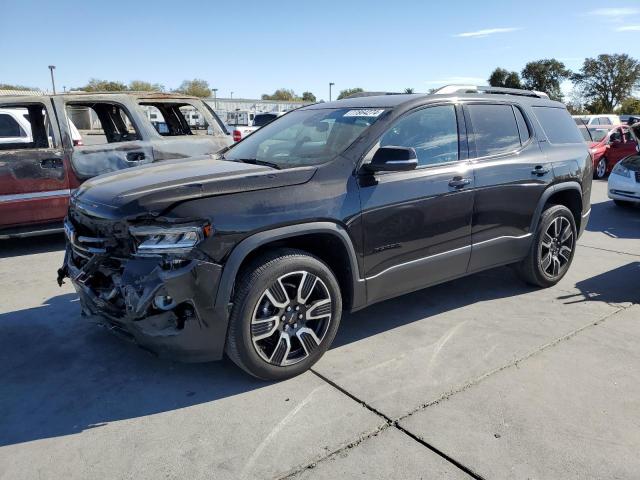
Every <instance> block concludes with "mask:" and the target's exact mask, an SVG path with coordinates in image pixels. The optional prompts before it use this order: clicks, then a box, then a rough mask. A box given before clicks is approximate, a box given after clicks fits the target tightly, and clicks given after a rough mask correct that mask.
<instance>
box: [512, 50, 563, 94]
mask: <svg viewBox="0 0 640 480" xmlns="http://www.w3.org/2000/svg"><path fill="white" fill-rule="evenodd" d="M521 75H522V80H523V81H524V87H525V88H526V89H528V90H538V91H540V92H545V93H546V94H547V95H549V97H550V98H551V99H552V100H558V101H562V91H561V90H560V83H562V81H563V80H566V79H567V78H570V77H571V71H570V70H569V69H567V68H566V67H565V66H564V63H562V62H560V61H558V60H556V59H555V58H550V59H546V58H545V59H542V60H536V61H535V62H529V63H527V64H526V65H525V67H524V68H523V69H522V73H521Z"/></svg>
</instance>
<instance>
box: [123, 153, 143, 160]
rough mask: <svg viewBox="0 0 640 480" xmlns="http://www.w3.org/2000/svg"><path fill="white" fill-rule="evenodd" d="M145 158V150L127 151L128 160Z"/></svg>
mask: <svg viewBox="0 0 640 480" xmlns="http://www.w3.org/2000/svg"><path fill="white" fill-rule="evenodd" d="M144 159H145V154H144V152H129V153H127V162H139V161H140V160H144Z"/></svg>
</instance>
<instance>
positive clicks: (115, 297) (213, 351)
mask: <svg viewBox="0 0 640 480" xmlns="http://www.w3.org/2000/svg"><path fill="white" fill-rule="evenodd" d="M100 263H101V262H100V260H99V259H98V260H97V261H96V262H94V263H93V264H92V265H90V266H89V264H87V265H85V266H84V267H83V268H82V269H81V268H78V267H77V266H76V265H75V264H74V262H73V260H72V254H71V251H70V249H68V250H67V254H66V256H65V265H64V266H63V269H62V272H61V274H62V275H63V276H64V275H65V274H66V275H68V276H69V278H70V279H71V282H72V283H73V286H74V287H75V289H76V291H77V292H78V295H79V296H80V302H81V305H82V312H83V314H84V315H85V316H88V317H90V318H91V319H93V320H94V321H96V322H98V323H100V324H103V325H104V326H106V327H108V328H109V329H110V330H111V331H113V332H114V333H119V334H122V335H123V336H125V337H127V338H129V339H130V340H132V341H134V342H135V343H137V344H138V345H140V346H141V347H143V348H144V349H146V350H150V351H152V352H154V353H156V354H157V355H159V356H162V357H167V358H171V359H174V360H179V361H184V362H204V361H210V360H219V359H220V358H221V357H222V354H223V351H224V343H225V337H226V319H222V318H217V317H218V315H216V313H215V310H214V303H215V296H216V292H217V289H218V282H219V279H220V274H221V271H222V267H221V266H220V265H217V264H214V263H209V262H205V261H202V260H190V261H189V262H188V264H186V265H185V266H182V267H180V268H177V269H172V270H166V269H163V268H162V266H161V265H160V263H159V261H158V259H155V258H133V259H129V260H124V261H122V266H123V268H122V270H121V271H115V272H114V273H113V275H112V276H111V277H107V278H106V279H105V278H104V277H105V269H104V268H102V267H100ZM97 276H100V279H101V282H102V283H105V282H106V283H107V285H108V288H106V289H104V288H96V285H95V282H96V277H97ZM109 282H111V283H110V284H109ZM105 292H108V293H105ZM156 297H165V298H167V297H168V298H170V300H171V301H170V302H168V303H164V304H162V305H160V307H159V306H158V305H159V303H158V302H154V300H155V299H156Z"/></svg>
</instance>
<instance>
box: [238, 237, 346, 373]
mask: <svg viewBox="0 0 640 480" xmlns="http://www.w3.org/2000/svg"><path fill="white" fill-rule="evenodd" d="M341 312H342V297H341V295H340V288H339V286H338V282H337V281H336V278H335V276H334V275H333V272H332V271H331V270H330V269H329V267H327V265H325V264H324V263H323V262H322V261H321V260H319V259H318V258H316V257H314V256H312V255H309V254H307V253H306V252H303V251H299V250H289V249H287V250H277V251H275V252H273V253H272V254H269V255H266V256H262V257H260V258H258V259H257V260H256V261H255V262H253V263H252V265H250V266H249V267H248V268H247V269H246V270H245V271H244V272H243V273H242V274H241V277H240V280H239V282H238V284H237V285H236V293H235V295H234V299H233V309H232V312H231V317H230V322H229V331H228V334H227V345H226V351H227V354H228V355H229V357H230V358H231V359H232V360H233V361H234V362H235V363H236V364H237V365H238V366H240V367H241V368H243V369H244V370H245V371H247V372H248V373H250V374H251V375H253V376H255V377H258V378H261V379H264V380H282V379H285V378H289V377H292V376H295V375H298V374H300V373H302V372H304V371H305V370H307V369H309V368H310V367H311V366H312V365H313V364H314V363H315V362H316V361H317V360H318V359H319V358H320V357H321V356H322V355H323V354H324V352H325V351H326V350H327V349H328V348H329V346H330V345H331V342H332V341H333V339H334V337H335V334H336V331H337V329H338V325H339V323H340V315H341Z"/></svg>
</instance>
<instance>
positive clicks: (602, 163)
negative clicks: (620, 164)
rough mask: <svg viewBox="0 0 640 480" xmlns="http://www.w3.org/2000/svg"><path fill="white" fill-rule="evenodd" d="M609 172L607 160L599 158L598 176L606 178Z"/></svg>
mask: <svg viewBox="0 0 640 480" xmlns="http://www.w3.org/2000/svg"><path fill="white" fill-rule="evenodd" d="M606 174H607V161H606V160H605V159H604V157H603V158H601V159H600V160H598V164H597V165H596V176H597V177H598V178H604V176H605V175H606Z"/></svg>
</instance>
